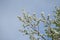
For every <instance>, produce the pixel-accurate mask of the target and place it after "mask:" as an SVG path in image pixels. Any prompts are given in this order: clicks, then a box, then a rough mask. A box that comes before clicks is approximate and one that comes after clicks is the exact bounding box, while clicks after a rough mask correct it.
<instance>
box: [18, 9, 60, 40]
mask: <svg viewBox="0 0 60 40" xmlns="http://www.w3.org/2000/svg"><path fill="white" fill-rule="evenodd" d="M52 17H54V19H53V20H52V19H51V18H50V14H48V16H47V17H46V16H45V15H44V12H42V13H41V18H38V17H37V16H36V13H33V14H32V15H29V14H28V13H27V12H23V17H19V16H18V18H19V20H20V21H21V22H22V23H23V28H24V29H22V30H21V29H20V30H19V31H20V32H22V33H25V34H26V35H29V38H30V40H40V39H42V40H47V38H46V36H47V37H48V38H52V40H59V39H60V9H59V8H56V11H55V15H53V16H52ZM41 22H43V23H44V27H45V28H46V29H45V30H44V31H45V34H41V33H40V30H39V29H40V28H39V27H40V26H39V25H40V23H41ZM52 24H55V25H56V27H54V28H53V26H51V25H52ZM36 36H37V37H36Z"/></svg>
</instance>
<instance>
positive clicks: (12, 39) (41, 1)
mask: <svg viewBox="0 0 60 40" xmlns="http://www.w3.org/2000/svg"><path fill="white" fill-rule="evenodd" d="M55 6H60V0H0V40H28V37H27V36H23V35H22V34H21V33H20V32H19V31H18V30H19V28H20V26H21V23H20V22H19V20H18V18H17V16H18V15H21V14H22V11H21V10H22V9H25V10H26V11H28V12H30V13H32V12H33V11H36V12H37V13H41V11H44V12H45V13H46V14H48V13H51V14H52V11H53V10H54V9H55V8H54V7H55Z"/></svg>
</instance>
